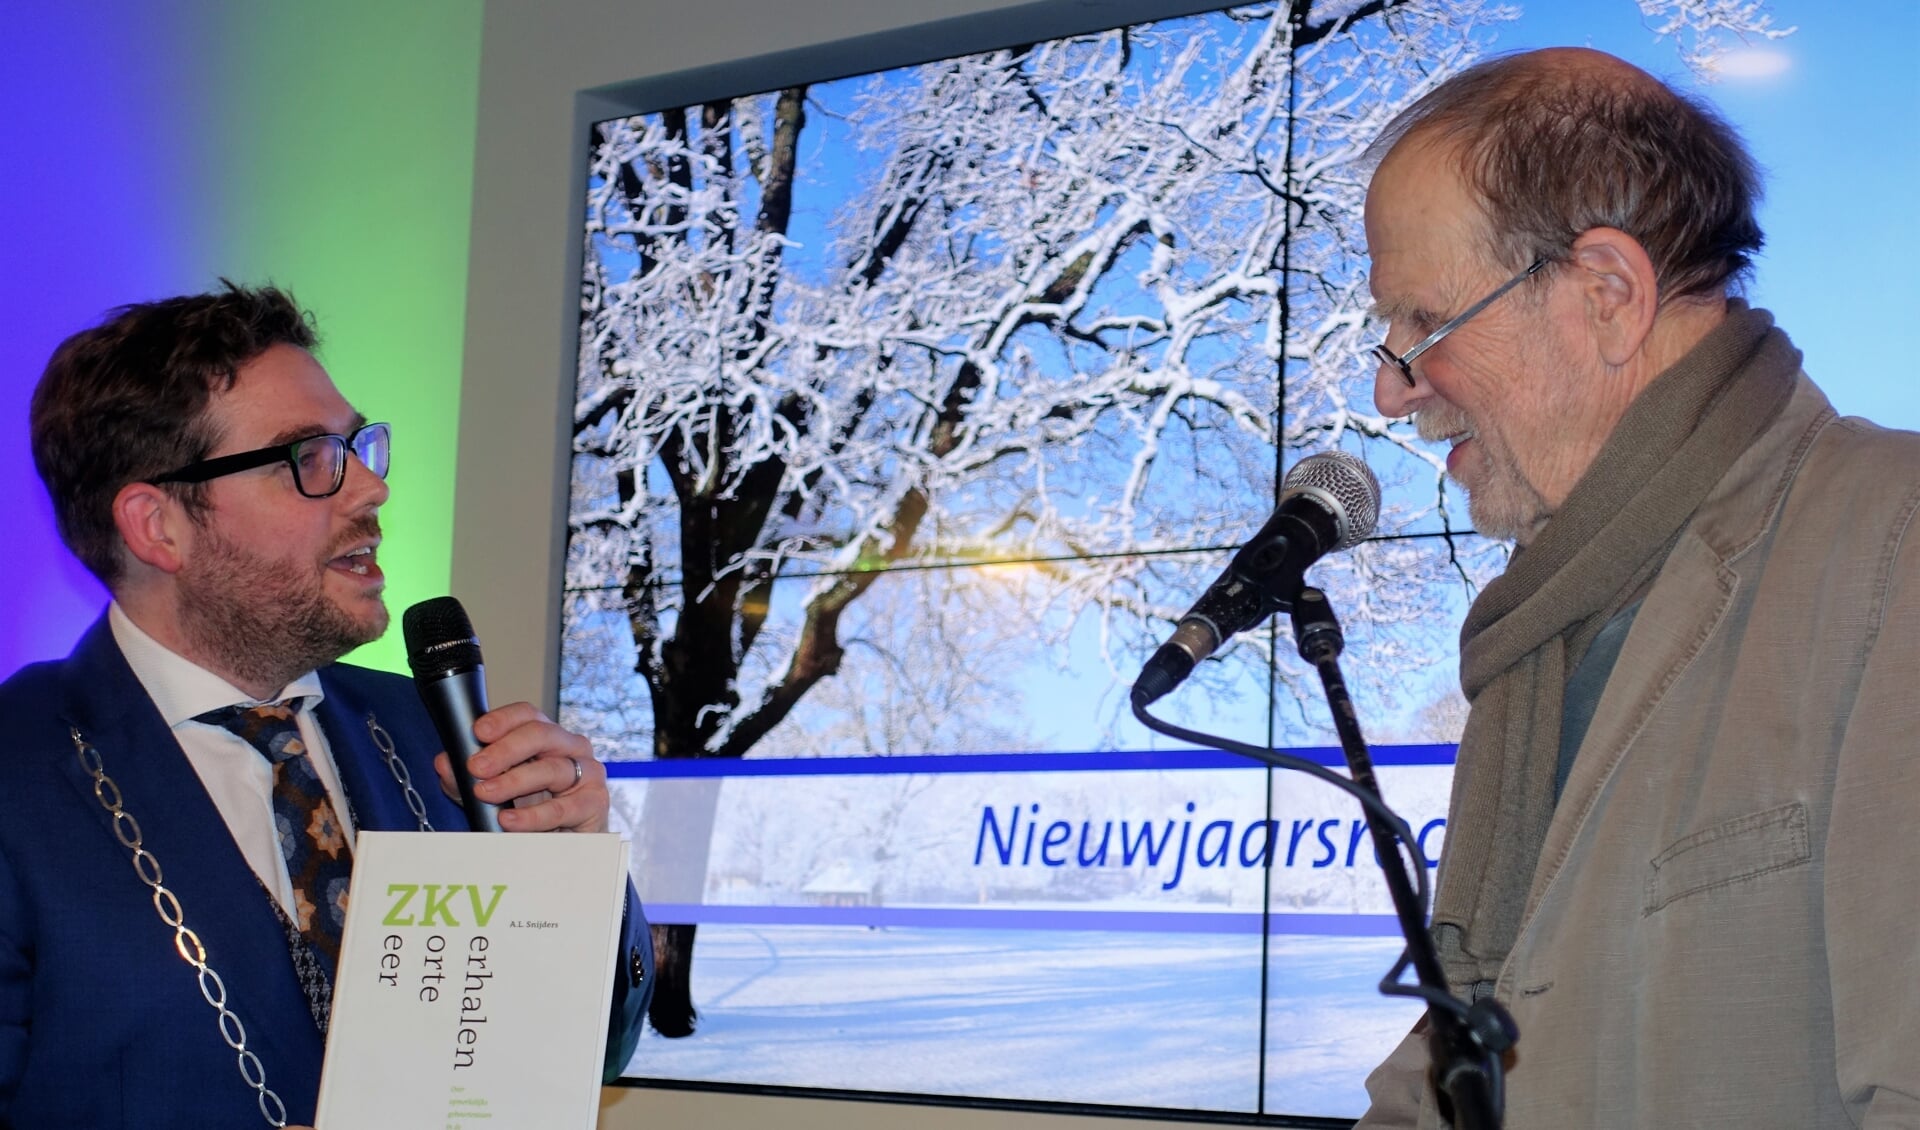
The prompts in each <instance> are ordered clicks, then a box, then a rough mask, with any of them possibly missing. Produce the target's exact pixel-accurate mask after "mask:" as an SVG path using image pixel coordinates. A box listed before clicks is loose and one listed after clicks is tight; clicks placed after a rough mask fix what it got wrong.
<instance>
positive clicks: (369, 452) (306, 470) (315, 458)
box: [147, 424, 393, 498]
mask: <svg viewBox="0 0 1920 1130" xmlns="http://www.w3.org/2000/svg"><path fill="white" fill-rule="evenodd" d="M349 451H351V452H353V454H354V457H355V458H357V459H359V460H360V462H362V463H364V464H366V468H367V470H369V471H372V472H373V473H374V474H375V475H376V476H378V477H380V478H382V479H384V478H386V477H387V464H388V462H389V460H390V458H391V456H392V454H393V428H392V427H391V426H390V425H388V424H362V425H361V426H360V427H358V428H356V429H354V432H353V434H352V435H350V436H340V435H331V434H329V435H319V436H308V437H307V438H306V439H297V440H294V441H293V442H292V443H276V444H274V445H273V446H271V447H262V448H257V449H255V450H253V451H242V452H238V453H236V454H233V455H222V456H219V457H218V458H214V459H202V460H201V461H200V462H198V463H189V464H187V465H186V466H184V467H182V468H180V469H179V470H177V471H168V472H167V473H166V474H164V475H155V476H154V477H153V478H151V479H148V480H147V481H148V482H150V483H156V484H158V483H204V482H206V481H207V480H208V479H217V478H219V477H220V476H222V475H232V474H237V473H238V472H241V471H251V470H252V469H253V468H255V467H266V466H269V465H271V464H274V463H285V464H286V465H287V466H289V467H291V468H293V485H294V486H295V487H297V488H299V491H300V493H301V494H304V495H306V496H307V497H308V498H330V497H332V496H333V495H336V494H338V493H340V488H341V486H343V485H344V484H345V483H346V481H347V452H349Z"/></svg>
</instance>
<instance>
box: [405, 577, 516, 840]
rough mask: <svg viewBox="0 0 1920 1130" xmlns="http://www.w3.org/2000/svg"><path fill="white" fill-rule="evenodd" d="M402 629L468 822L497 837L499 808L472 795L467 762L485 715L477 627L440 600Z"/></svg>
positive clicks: (454, 604) (416, 609)
mask: <svg viewBox="0 0 1920 1130" xmlns="http://www.w3.org/2000/svg"><path fill="white" fill-rule="evenodd" d="M400 628H401V632H402V633H403V634H404V635H405V636H406V640H407V666H408V667H411V668H412V669H413V685H414V686H415V687H416V688H417V689H418V690H419V691H420V701H421V702H423V703H425V704H426V707H427V714H428V715H429V716H430V717H431V718H432V719H433V728H434V729H435V730H437V731H439V734H440V741H441V743H442V744H443V745H445V746H446V750H447V757H448V759H449V760H451V761H452V762H453V780H454V784H456V785H457V786H459V789H460V807H461V808H463V809H465V810H466V813H467V823H468V825H470V826H471V827H472V828H473V830H474V831H476V832H498V831H500V806H499V805H497V804H488V803H487V802H486V801H484V800H481V799H480V798H479V797H476V796H474V795H473V774H472V773H470V772H468V771H467V759H468V758H470V757H472V756H473V755H474V754H476V753H479V752H480V740H479V739H478V738H476V737H474V736H473V723H474V721H475V720H476V719H478V718H479V717H480V716H481V715H482V714H485V713H486V712H487V674H486V666H485V665H484V664H482V663H481V661H480V640H479V638H478V637H477V636H475V635H474V634H473V622H472V621H471V620H468V619H467V610H466V609H464V608H462V607H460V602H459V601H457V600H455V599H454V598H452V597H450V596H437V597H434V598H433V599H432V600H423V601H421V602H420V603H418V604H416V605H414V606H413V607H411V608H409V609H407V611H406V613H405V614H404V615H402V616H401V618H400Z"/></svg>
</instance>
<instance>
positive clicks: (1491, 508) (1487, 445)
mask: <svg viewBox="0 0 1920 1130" xmlns="http://www.w3.org/2000/svg"><path fill="white" fill-rule="evenodd" d="M1414 426H1415V428H1416V429H1417V430H1418V431H1419V433H1420V438H1421V439H1425V440H1435V441H1437V440H1444V439H1446V438H1447V437H1449V436H1454V435H1458V434H1459V433H1461V432H1463V431H1468V430H1471V431H1472V432H1473V433H1474V435H1473V439H1472V441H1471V442H1472V443H1473V446H1474V447H1476V448H1478V449H1479V450H1478V451H1476V452H1473V453H1472V454H1474V455H1475V456H1477V457H1478V461H1479V463H1480V467H1479V472H1480V473H1479V475H1478V476H1477V477H1478V478H1480V479H1481V480H1482V481H1481V482H1478V483H1468V482H1466V481H1465V480H1464V479H1460V478H1459V477H1457V476H1455V477H1454V478H1455V481H1456V482H1458V483H1459V484H1460V486H1461V487H1462V488H1463V489H1464V490H1465V491H1466V492H1467V516H1468V517H1469V518H1471V519H1472V521H1473V528H1474V531H1475V532H1477V533H1480V534H1484V535H1485V536H1487V537H1490V538H1499V539H1502V540H1505V541H1515V542H1520V543H1522V544H1524V543H1525V542H1526V541H1527V540H1529V539H1530V538H1532V536H1533V534H1534V533H1535V532H1536V531H1537V530H1539V528H1540V526H1541V524H1542V523H1543V522H1545V521H1546V520H1547V518H1548V517H1549V516H1550V515H1551V511H1550V510H1549V508H1548V506H1547V500H1546V499H1544V498H1542V497H1541V496H1540V492H1539V491H1537V490H1535V489H1534V487H1533V484H1532V483H1531V482H1529V481H1528V479H1527V476H1526V474H1525V473H1524V472H1522V471H1521V469H1520V463H1519V461H1518V460H1516V459H1515V458H1514V456H1513V452H1512V450H1511V449H1509V448H1508V447H1507V445H1506V444H1505V443H1504V442H1502V440H1501V438H1500V437H1499V436H1498V435H1497V434H1495V433H1493V432H1491V431H1488V430H1485V429H1483V428H1480V427H1478V426H1476V425H1475V424H1474V422H1473V420H1472V418H1471V417H1469V416H1468V415H1467V414H1466V413H1465V412H1464V411H1462V410H1460V409H1459V408H1457V407H1455V406H1453V405H1452V404H1446V403H1441V404H1439V405H1437V406H1435V407H1433V408H1430V409H1425V410H1422V411H1420V412H1419V413H1417V414H1416V415H1415V417H1414Z"/></svg>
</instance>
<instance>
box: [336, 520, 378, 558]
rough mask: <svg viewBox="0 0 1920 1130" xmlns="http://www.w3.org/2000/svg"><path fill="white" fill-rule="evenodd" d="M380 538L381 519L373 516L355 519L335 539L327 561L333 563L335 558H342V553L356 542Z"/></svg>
mask: <svg viewBox="0 0 1920 1130" xmlns="http://www.w3.org/2000/svg"><path fill="white" fill-rule="evenodd" d="M379 536H380V519H379V518H377V517H375V516H373V515H371V514H369V515H367V516H366V517H363V518H355V519H354V520H353V524H352V525H349V526H348V527H347V528H346V529H345V530H343V531H341V534H340V536H339V537H338V538H335V539H334V542H333V545H332V546H331V547H330V548H329V550H328V552H327V557H326V560H328V561H331V560H333V559H334V558H336V557H338V556H340V555H341V554H342V553H344V552H346V549H347V547H348V546H350V545H352V544H354V543H355V542H361V541H366V540H367V539H369V538H377V537H379Z"/></svg>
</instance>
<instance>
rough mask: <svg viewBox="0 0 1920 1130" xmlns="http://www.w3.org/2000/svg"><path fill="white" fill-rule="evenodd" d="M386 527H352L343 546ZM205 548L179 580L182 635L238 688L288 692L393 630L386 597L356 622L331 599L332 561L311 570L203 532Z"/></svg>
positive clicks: (365, 523)
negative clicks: (328, 586) (297, 681)
mask: <svg viewBox="0 0 1920 1130" xmlns="http://www.w3.org/2000/svg"><path fill="white" fill-rule="evenodd" d="M379 533H380V522H379V520H378V519H377V518H373V517H368V518H365V519H363V520H361V521H359V522H356V523H354V525H353V526H352V527H351V528H350V529H348V530H347V531H346V532H345V533H344V534H343V535H342V536H341V538H340V545H341V546H342V547H344V546H345V545H346V544H348V543H350V542H352V541H356V540H360V539H363V538H369V537H377V536H378V535H379ZM197 540H198V541H199V543H200V546H201V547H203V548H204V553H203V554H201V555H200V556H199V558H198V560H197V561H196V562H195V568H194V569H192V570H191V571H190V574H189V573H182V574H181V576H180V578H179V580H178V582H177V583H178V586H179V592H180V609H181V612H180V620H181V629H182V630H183V631H184V632H185V634H186V637H187V641H188V642H189V643H190V645H191V646H192V648H193V654H195V655H197V656H200V657H202V658H203V659H204V660H205V661H206V665H207V666H209V667H211V668H212V669H213V670H215V671H217V672H220V673H223V674H225V675H227V676H228V677H229V678H230V679H232V678H233V677H234V676H238V679H237V680H234V681H236V682H239V683H241V684H248V685H259V686H270V687H275V688H278V687H283V686H285V685H287V684H288V683H290V682H292V681H293V680H294V679H296V678H298V677H300V676H301V675H304V674H306V673H307V672H308V671H312V670H314V669H316V668H319V667H324V666H325V665H327V664H329V663H332V662H333V661H334V660H336V659H339V658H340V657H341V656H343V655H345V654H346V653H348V652H349V651H352V650H353V649H354V648H356V647H359V646H360V645H361V644H365V643H371V642H373V641H374V640H377V639H379V638H380V636H381V635H382V634H383V633H385V632H386V630H387V608H386V605H385V603H383V602H382V601H381V600H380V599H379V598H378V597H375V598H373V600H372V608H371V610H370V611H369V612H367V613H366V614H363V615H360V616H356V615H355V614H354V613H353V612H350V611H349V610H347V609H346V608H343V607H341V606H340V605H339V604H337V603H335V602H334V601H333V600H331V599H329V598H328V596H327V592H326V583H327V560H331V556H330V557H329V558H327V559H325V560H321V561H317V562H314V563H313V564H312V565H311V566H306V567H303V566H302V565H301V564H300V563H298V562H296V561H292V560H286V559H272V558H267V557H263V556H261V555H259V554H257V553H254V552H253V551H251V550H248V549H245V548H243V547H241V546H239V545H237V544H235V543H233V542H231V541H229V540H227V539H226V538H225V537H223V536H221V535H220V534H219V532H218V531H216V530H215V529H214V528H213V527H212V526H211V525H208V526H203V527H201V529H200V531H199V534H198V539H197Z"/></svg>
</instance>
